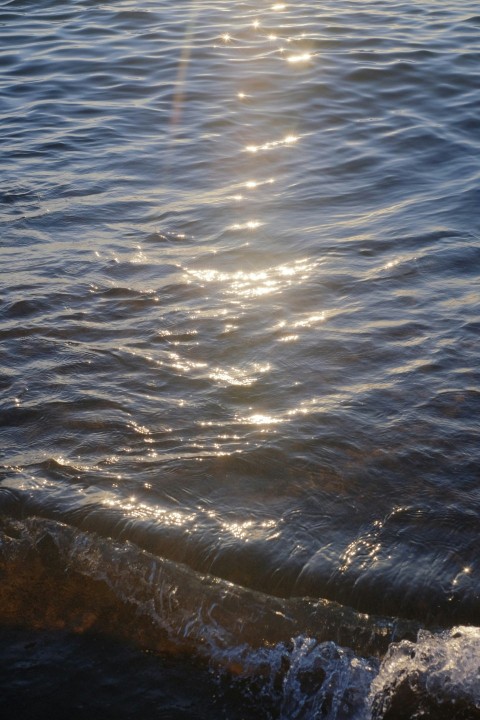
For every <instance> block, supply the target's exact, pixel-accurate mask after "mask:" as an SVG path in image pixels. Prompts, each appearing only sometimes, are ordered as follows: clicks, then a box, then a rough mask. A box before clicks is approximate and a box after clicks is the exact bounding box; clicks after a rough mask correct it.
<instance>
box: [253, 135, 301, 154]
mask: <svg viewBox="0 0 480 720" xmlns="http://www.w3.org/2000/svg"><path fill="white" fill-rule="evenodd" d="M298 140H299V138H298V136H297V135H292V134H290V135H287V136H286V137H284V138H283V139H282V140H272V141H271V142H266V143H263V145H247V147H246V148H245V150H246V151H247V152H250V153H257V152H258V151H259V150H273V148H276V147H281V146H282V145H294V144H295V143H296V142H298Z"/></svg>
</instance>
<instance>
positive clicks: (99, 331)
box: [0, 0, 480, 719]
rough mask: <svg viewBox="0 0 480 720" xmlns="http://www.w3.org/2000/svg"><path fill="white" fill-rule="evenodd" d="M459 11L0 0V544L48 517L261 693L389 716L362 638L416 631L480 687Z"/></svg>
mask: <svg viewBox="0 0 480 720" xmlns="http://www.w3.org/2000/svg"><path fill="white" fill-rule="evenodd" d="M479 38H480V14H479V8H478V4H477V3H476V2H473V1H472V0H466V2H462V3H460V2H456V1H454V2H448V3H447V2H443V1H442V0H418V1H415V2H410V3H401V2H395V1H394V0H383V1H382V0H379V1H378V2H377V1H376V0H375V1H373V0H372V1H371V2H364V1H362V2H360V0H350V1H347V0H340V1H339V2H333V1H332V0H329V1H326V2H321V3H319V2H313V0H308V1H306V2H296V3H293V2H292V3H288V2H287V3H274V2H273V1H272V0H269V1H268V2H253V0H250V1H246V2H226V0H191V1H189V0H185V2H181V3H180V2H173V1H172V0H164V1H163V2H159V1H158V0H157V1H156V2H155V1H154V0H137V2H133V1H130V0H119V1H118V2H115V3H111V4H108V3H99V2H91V1H89V0H77V1H75V2H74V1H73V0H71V1H69V2H65V1H64V2H59V1H58V0H57V1H55V2H53V1H51V2H44V3H41V4H39V3H33V2H30V1H29V0H10V1H5V0H3V1H2V2H0V40H1V42H0V65H1V67H2V70H3V73H2V76H1V79H0V92H1V105H0V113H1V115H0V118H1V119H0V126H1V138H0V147H1V154H0V173H1V178H2V182H1V186H0V198H1V203H2V214H1V218H0V221H1V234H0V243H1V261H2V270H3V273H2V279H1V305H0V312H1V318H2V319H1V325H0V340H1V365H0V387H1V405H0V424H1V457H2V460H1V462H2V474H1V478H2V483H1V486H0V498H1V503H2V508H3V513H4V518H5V522H6V523H7V524H6V526H5V528H4V532H5V534H4V541H3V545H2V547H3V551H2V552H3V555H2V558H3V560H2V562H3V563H4V566H9V567H10V568H11V567H13V566H12V565H11V563H12V562H14V558H18V557H19V556H18V553H19V552H25V553H27V555H28V552H30V551H28V552H27V550H25V548H24V545H25V547H27V546H28V547H30V548H33V547H38V548H40V550H39V551H42V552H43V550H41V547H40V546H39V545H38V543H39V542H40V540H39V538H43V537H46V536H48V537H49V538H50V542H52V543H54V545H55V548H56V550H55V552H59V553H60V556H61V558H62V560H61V561H62V562H63V563H64V564H65V567H74V568H75V572H77V571H78V572H79V574H80V576H82V577H85V578H86V577H88V578H90V579H92V581H95V582H97V581H99V582H100V581H102V582H106V583H107V585H108V586H109V588H111V589H112V590H113V592H114V593H115V594H116V597H119V598H121V599H122V602H123V601H126V602H127V603H130V604H132V607H133V606H134V607H135V608H136V613H137V616H138V613H140V615H142V616H147V615H148V616H149V617H150V618H151V621H152V622H153V623H154V625H155V627H160V626H161V627H162V628H163V631H165V628H167V630H166V632H167V634H168V636H169V643H170V645H171V644H173V645H174V646H175V645H178V647H181V648H184V647H185V642H186V643H187V645H188V649H189V652H193V654H194V655H197V654H198V655H200V656H202V657H204V658H207V661H208V662H210V663H213V664H214V666H215V667H218V666H219V665H220V666H222V667H227V668H228V671H229V672H232V667H233V668H234V674H236V675H238V674H239V675H240V677H243V676H244V675H245V676H246V677H251V676H252V674H253V676H255V677H257V678H258V677H259V676H260V677H262V676H263V675H265V672H264V671H263V670H262V671H260V670H259V669H258V668H259V667H260V666H261V667H262V668H265V667H268V668H269V671H268V672H267V675H268V677H270V675H269V673H270V674H271V677H270V681H268V682H272V683H273V684H272V685H269V684H268V682H267V680H266V679H265V682H264V683H263V685H262V683H260V681H258V682H259V687H258V688H257V689H251V688H250V690H249V692H250V694H251V695H252V697H253V702H254V703H257V702H260V701H259V697H260V696H261V697H262V698H265V697H268V698H269V700H268V703H267V706H266V707H265V711H264V713H265V717H267V716H268V717H270V716H271V717H282V718H289V719H290V718H297V717H298V718H300V717H302V718H314V717H328V718H332V719H334V718H338V719H340V718H343V717H352V718H353V717H359V718H360V717H362V718H363V717H385V718H387V717H390V715H388V713H389V712H390V713H393V715H391V717H400V716H401V714H398V712H399V711H398V708H397V709H395V704H394V703H393V704H392V707H391V708H390V705H388V703H387V701H386V700H385V697H387V698H388V697H389V694H388V692H387V690H385V689H384V690H382V691H380V690H379V688H380V687H381V686H382V687H384V688H385V687H387V685H388V686H389V683H390V685H392V684H393V685H395V683H396V684H397V685H398V684H401V682H403V679H404V678H405V677H407V676H408V673H407V671H406V670H405V668H404V665H402V663H403V662H404V660H402V658H403V655H402V653H403V652H405V657H407V656H408V657H410V655H409V653H410V654H411V651H410V649H407V650H405V651H404V650H403V649H402V648H404V645H400V646H397V645H393V646H391V647H390V649H389V650H388V653H387V656H386V657H385V660H384V664H383V665H382V666H381V669H380V672H379V669H378V664H375V663H377V661H375V662H374V663H373V665H372V664H371V663H370V661H369V660H368V659H366V658H368V657H369V656H370V654H372V653H373V654H375V655H377V656H378V657H379V659H380V660H381V659H382V657H383V655H384V653H385V652H386V651H387V648H388V643H389V642H391V641H393V640H397V641H398V640H401V639H402V637H405V638H408V639H405V640H403V642H404V643H412V642H413V640H414V638H415V634H416V632H417V630H418V629H420V630H421V633H423V635H421V636H420V637H419V640H418V647H419V648H421V647H422V643H427V645H428V644H429V643H430V644H431V647H433V650H431V653H432V656H434V657H435V658H436V661H438V662H440V660H439V657H440V656H439V652H440V651H439V650H438V647H440V646H441V648H442V652H444V653H445V656H446V657H448V658H449V661H450V660H451V658H452V657H456V658H457V659H458V656H459V655H461V654H462V647H463V651H464V652H467V649H468V648H470V650H468V653H469V654H468V653H467V655H468V657H469V658H471V662H470V664H469V663H468V662H467V663H466V665H465V669H464V673H463V675H462V673H461V672H460V673H459V675H458V676H456V678H455V679H454V680H451V682H450V681H449V682H450V685H449V688H450V689H449V692H448V693H447V696H448V701H449V702H450V701H451V700H452V698H453V699H455V698H457V696H461V697H464V695H465V693H466V695H465V696H466V697H468V698H469V702H470V701H471V703H472V707H477V706H478V707H480V678H478V657H479V655H478V650H477V648H478V642H480V640H478V639H477V640H475V642H477V644H475V642H474V640H473V639H472V638H473V637H474V635H475V633H476V632H479V633H480V631H477V630H476V626H480V609H479V578H480V564H479V560H478V538H479V530H480V515H479V509H480V492H479V482H478V481H479V477H480V472H479V460H480V453H479V447H480V442H479V441H480V426H479V421H478V417H479V410H480V382H479V380H480V370H479V367H480V356H479V343H478V336H479V329H480V300H479V297H480V296H479V288H480V283H479V279H480V223H479V215H478V208H479V207H480V190H479V187H480V183H479V179H480V161H479V157H480V154H479V151H480V133H479V129H478V109H479V103H480V45H479ZM9 518H16V519H17V520H18V519H22V518H23V523H24V524H23V525H22V526H21V527H22V528H23V529H21V530H19V529H18V526H15V527H16V528H17V529H16V530H15V532H13V531H12V530H11V525H9V523H11V520H10V519H9ZM36 518H43V520H38V519H36ZM42 522H43V523H44V524H43V525H42ZM65 526H66V527H65ZM8 528H10V530H9V529H8ZM12 532H13V535H12ZM45 533H46V535H45ZM71 533H73V536H72V535H71ZM75 533H76V534H75ZM20 536H21V538H23V539H22V540H21V541H20V540H18V538H19V537H20ZM12 537H15V538H17V540H16V541H15V542H16V543H17V544H18V543H20V545H21V547H22V548H24V549H23V550H22V551H20V549H18V547H17V545H15V542H14V540H12ZM5 538H7V540H6V539H5ZM8 538H10V540H8ZM52 538H53V539H52ZM12 543H13V544H12ZM22 543H23V544H22ZM102 543H103V544H102ZM105 543H106V545H105ZM14 546H15V547H16V548H17V549H16V550H14V549H12V548H13V547H14ZM79 548H80V549H79ZM86 548H87V549H88V552H87V549H86ZM79 553H80V554H79ZM82 553H83V554H82ZM125 553H127V555H125ZM129 553H134V556H132V557H130V555H129ZM27 555H25V558H26V557H27ZM22 557H23V556H22ZM126 557H128V558H130V559H129V560H128V562H127V560H125V558H126ZM122 558H123V560H122ZM133 558H135V559H133ZM122 562H123V565H122ZM143 563H147V564H148V563H150V564H151V567H152V568H154V569H153V570H151V571H148V572H147V571H146V570H145V573H146V574H144V575H141V578H142V579H139V578H140V576H137V575H136V574H135V573H136V572H140V571H139V570H138V568H139V567H144V565H143ZM47 566H48V563H47ZM48 567H49V566H48ZM149 567H150V565H149ZM112 568H114V569H116V570H115V572H114V571H113V570H112ZM142 572H143V571H142ZM112 573H113V575H112ZM149 573H150V574H149ZM10 574H12V573H10ZM147 576H148V577H147ZM42 577H43V576H42ZM145 578H147V580H148V581H147V580H145ZM144 580H145V582H146V585H145V587H143V585H142V583H143V582H144ZM12 582H13V583H14V581H13V580H12ZM42 582H43V580H42ZM140 585H142V587H143V590H142V593H144V594H143V595H142V596H141V599H139V598H137V596H136V594H135V593H136V590H135V588H138V587H140ZM12 587H13V585H12ZM159 593H160V595H159ZM162 593H163V595H162ZM172 594H173V596H175V597H176V598H177V599H178V598H180V599H179V600H178V606H176V607H175V608H174V611H172V608H170V611H171V612H170V611H168V612H167V611H166V610H165V608H164V606H163V600H162V599H161V598H163V599H165V597H167V596H169V597H170V596H171V595H172ZM54 595H55V592H53V594H52V602H53V598H54ZM155 598H156V600H155ZM159 598H160V599H159ZM152 603H153V604H154V605H155V603H157V605H155V612H154V613H153V615H152ZM158 603H160V606H161V608H162V609H159V606H158ZM229 603H230V604H231V607H230V605H229ZM335 603H339V604H340V605H337V604H335ZM216 607H217V608H218V607H220V608H222V610H221V612H222V613H223V614H222V617H221V620H220V619H218V618H216V616H215V614H214V613H213V609H214V608H216ZM229 608H230V609H229ZM232 608H234V609H232ZM93 612H95V609H93ZM132 612H133V611H132ZM219 612H220V611H219ZM212 613H213V615H212ZM60 614H61V612H60ZM374 616H375V617H374ZM280 617H283V618H284V621H282V622H280V621H279V625H278V627H277V625H276V624H275V623H276V621H275V622H274V621H273V619H274V618H280ZM152 618H153V619H152ZM272 618H273V619H272ZM325 618H327V619H325ZM32 622H33V621H32ZM92 622H93V621H92ZM272 623H273V625H272ZM402 623H405V626H404V627H405V628H407V627H408V628H409V629H408V631H407V630H405V632H404V633H402V632H397V630H396V629H395V628H398V627H400V626H401V625H402ZM33 624H35V622H33ZM87 624H88V623H87ZM98 624H99V626H100V625H101V622H100V620H99V621H98ZM399 624H400V625H399ZM456 624H463V625H467V626H470V628H467V630H465V629H463V630H460V631H459V632H460V636H459V637H461V638H462V640H460V641H458V640H455V637H456V636H455V632H454V631H453V630H451V628H452V626H454V625H456ZM47 625H48V622H47ZM273 626H274V630H272V627H273ZM82 627H83V626H82ZM95 627H96V625H95ZM402 627H403V626H402ZM355 628H356V629H355ZM421 628H426V629H423V630H422V629H421ZM163 631H162V632H163ZM467 631H468V632H467ZM428 632H434V633H441V632H443V635H442V634H440V635H435V634H434V635H428ZM449 633H450V634H449ZM462 633H463V634H462ZM465 633H467V634H465ZM468 633H470V634H468ZM472 633H473V635H472ZM132 634H134V631H133V630H132ZM357 635H358V637H357ZM367 636H370V637H371V638H373V640H371V641H370V640H368V641H367V639H366V638H367ZM206 637H207V638H209V640H208V642H207V643H206V645H205V638H206ZM475 637H476V636H475ZM379 638H382V639H381V640H379ZM452 638H453V640H452ZM377 640H378V642H377ZM462 643H463V644H462ZM469 643H470V644H469ZM140 645H142V643H140ZM143 645H144V643H143ZM170 645H169V647H170ZM428 646H429V648H430V645H428ZM206 647H207V648H208V649H207V650H206V649H205V648H206ZM405 647H406V646H405ZM408 647H410V646H408ZM472 647H473V648H474V649H473V650H472V649H471V648H472ZM419 652H420V650H419ZM342 653H343V655H342ZM450 653H452V655H451V654H450ZM440 654H441V653H440ZM227 656H228V660H226V658H227ZM286 656H288V658H289V660H288V663H287V665H288V670H286V669H285V668H286V665H285V662H286V661H285V657H286ZM279 658H280V659H279ZM281 658H283V660H282V659H281ZM392 658H393V659H392ZM405 662H406V661H405ZM411 662H412V668H413V669H412V668H411V671H412V672H414V671H415V670H418V668H417V666H415V667H413V664H414V663H415V662H417V661H414V660H412V661H411ZM419 662H420V661H419ZM455 662H457V661H455ZM279 663H280V664H279ZM282 663H283V664H282ZM302 663H303V665H302ZM309 663H310V664H309ZM342 663H343V665H342ZM369 663H370V664H369ZM307 665H308V667H309V670H308V672H309V673H310V674H311V673H312V672H313V670H312V668H313V669H314V671H315V672H314V675H315V673H316V678H317V681H316V682H312V681H309V683H306V684H305V683H303V685H302V682H303V681H302V680H301V678H302V677H303V675H302V673H304V674H305V672H307V671H306V670H305V668H306V666H307ZM447 665H448V663H447ZM442 667H443V666H442ZM462 667H463V666H462ZM475 667H476V668H477V670H474V668H475ZM239 668H241V670H239ZM275 668H276V669H275ZM279 668H281V672H280V670H279ZM294 668H295V671H294ZM302 668H303V669H302ZM319 668H320V669H321V671H322V672H320V670H319ZM329 668H330V669H329ZM342 668H343V670H342ZM392 668H393V669H392ZM472 668H473V669H472ZM189 672H190V671H188V670H187V669H185V674H186V675H188V674H189ZM222 672H223V671H222ZM342 672H343V675H342ZM422 672H423V670H422ZM279 673H280V675H281V678H282V680H281V683H280V681H279V680H278V677H279ZM322 673H323V675H322ZM378 673H379V674H378ZM389 673H390V674H389ZM472 673H473V676H474V677H475V678H476V681H475V683H473V685H472V684H471V683H470V685H468V683H466V684H465V682H464V681H465V678H466V677H467V676H472ZM475 673H477V674H476V675H475ZM334 676H335V678H336V680H335V682H334V681H333V680H332V678H333V677H334ZM272 677H275V678H276V680H275V681H273V680H272V679H271V678H272ZM339 677H341V678H343V680H342V679H340V680H339V679H338V678H339ZM374 677H375V680H374V684H373V685H372V690H371V692H370V695H368V693H369V688H370V685H371V683H372V678H374ZM392 677H393V678H394V680H392ZM442 677H443V676H442ZM329 678H330V679H329ZM386 678H387V679H386ZM225 682H227V681H225ZM231 682H234V681H233V680H231ZM235 682H237V681H235ZM442 682H443V681H442ZM275 683H276V684H275ZM279 683H280V685H279ZM332 683H333V685H335V683H337V685H335V687H336V688H337V689H336V690H335V693H336V695H335V697H334V698H333V699H332V696H328V697H327V695H328V693H327V691H326V690H325V688H326V687H327V686H328V687H330V688H331V687H332V686H333V685H332ZM382 683H383V685H382ZM227 684H228V683H227ZM260 685H261V687H260ZM389 687H390V686H389ZM429 687H430V685H429ZM279 688H280V689H279ZM319 688H323V690H321V689H320V690H319ZM352 688H354V690H352ZM417 689H418V688H417ZM381 692H383V695H382V697H383V698H384V699H383V700H379V699H378V698H379V695H378V693H380V694H381ZM322 693H323V694H322ZM326 693H327V694H326ZM375 693H377V695H376V696H375ZM462 693H463V695H462ZM247 694H248V693H247ZM374 696H375V697H376V699H373V700H372V698H374ZM241 697H242V698H244V700H245V703H246V705H245V707H247V706H248V702H249V701H248V698H247V697H246V694H245V692H244V691H243V690H242V692H241ZM335 698H336V699H335ZM345 698H347V699H345ZM437 700H438V698H437ZM389 702H390V701H389ZM392 702H393V701H392ZM443 702H444V700H441V703H443ZM445 702H447V701H446V700H445ZM342 703H343V704H342ZM387 705H388V707H387ZM235 706H236V707H237V701H235ZM262 707H263V706H262ZM442 707H443V705H442ZM389 708H390V710H389ZM392 708H393V709H392ZM424 711H425V712H427V710H426V709H425V708H424ZM225 712H226V715H225V717H233V711H231V710H230V711H228V710H226V711H225ZM245 712H247V711H245ZM257 712H259V713H260V710H258V708H257ZM395 712H397V714H396V715H395ZM432 712H438V708H437V710H435V711H432ZM448 712H450V713H451V711H448V710H447V716H448V717H451V714H450V715H448ZM471 712H473V710H472V711H471ZM318 713H323V714H321V715H319V714H318ZM342 713H343V714H342ZM372 713H373V714H372ZM375 713H376V714H375ZM470 716H471V717H473V715H467V716H466V717H470ZM182 717H183V716H182ZM192 717H193V715H192ZM222 717H223V715H222ZM262 717H263V716H262ZM402 717H403V715H402ZM408 717H410V715H408ZM432 717H439V715H432ZM462 717H463V716H462Z"/></svg>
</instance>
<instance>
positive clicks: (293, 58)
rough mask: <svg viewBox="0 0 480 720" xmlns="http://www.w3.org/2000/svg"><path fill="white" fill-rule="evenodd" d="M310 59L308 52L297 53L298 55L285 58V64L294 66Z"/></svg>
mask: <svg viewBox="0 0 480 720" xmlns="http://www.w3.org/2000/svg"><path fill="white" fill-rule="evenodd" d="M311 59H312V56H311V54H310V53H309V52H304V53H299V54H298V55H290V56H289V57H288V58H287V62H289V63H290V64H291V65H295V64H297V63H302V62H308V61H309V60H311Z"/></svg>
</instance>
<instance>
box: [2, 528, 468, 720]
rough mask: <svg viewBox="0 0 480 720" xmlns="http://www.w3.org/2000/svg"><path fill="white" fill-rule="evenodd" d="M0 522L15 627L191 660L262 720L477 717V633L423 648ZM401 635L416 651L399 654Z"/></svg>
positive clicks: (337, 617) (325, 606)
mask: <svg viewBox="0 0 480 720" xmlns="http://www.w3.org/2000/svg"><path fill="white" fill-rule="evenodd" d="M0 523H1V524H0V567H1V570H2V576H3V578H2V580H3V581H2V585H1V587H0V600H1V602H0V608H1V610H0V621H1V622H2V623H3V624H4V625H5V624H9V625H16V624H18V623H19V622H20V623H21V624H22V625H23V626H28V627H33V628H37V629H38V628H47V629H51V630H52V629H55V630H59V629H61V630H69V631H73V632H74V633H77V634H83V633H86V632H87V633H88V632H94V633H96V634H98V633H101V634H105V635H109V636H111V637H113V638H115V639H117V640H122V641H125V642H128V643H129V644H132V643H133V644H134V645H136V646H137V647H139V648H141V649H148V650H153V651H154V652H157V653H165V652H169V653H174V654H175V655H177V654H178V653H187V654H190V655H192V656H195V657H197V658H199V660H202V661H203V662H206V663H207V665H208V666H210V668H211V671H212V672H213V673H214V675H215V677H216V678H217V683H218V685H219V687H220V688H222V687H223V688H224V689H225V688H228V690H229V691H230V692H231V690H232V688H233V689H234V690H235V692H236V693H237V694H238V693H240V696H241V698H242V702H244V703H245V706H246V707H248V706H249V705H251V706H252V711H253V708H255V713H256V716H257V717H265V718H267V717H268V718H280V719H282V718H283V719H285V720H287V719H288V720H292V719H294V718H295V719H298V720H300V719H301V718H304V719H305V720H307V719H308V718H314V717H322V718H327V719H328V720H340V719H341V718H344V719H347V718H351V719H353V718H356V719H357V720H368V719H369V718H375V720H381V719H383V720H387V718H400V717H402V718H404V717H414V716H415V712H414V708H420V709H424V710H425V716H427V717H436V718H437V717H438V718H440V717H442V718H443V717H452V715H450V716H449V715H448V714H446V713H447V710H450V711H452V710H453V709H454V708H457V707H462V708H463V709H464V710H465V712H464V714H463V715H461V716H458V717H465V718H466V717H468V718H470V717H472V718H473V717H479V716H480V715H479V714H478V713H479V712H480V695H479V690H478V688H479V685H478V656H479V651H480V630H479V629H478V628H454V629H452V630H449V631H446V632H443V633H440V634H433V633H430V632H427V631H425V630H421V629H420V631H419V633H418V639H417V641H416V642H415V634H416V631H415V628H414V626H413V624H412V623H410V624H409V623H404V622H402V621H401V620H399V619H393V618H390V619H388V618H379V617H374V616H368V615H365V614H360V613H357V612H355V611H353V610H351V609H349V608H347V607H343V606H340V605H337V604H336V603H331V602H328V601H326V600H320V601H312V600H309V599H307V598H304V599H301V598H298V599H291V600H281V599H279V598H273V597H271V596H268V595H265V594H262V593H256V592H252V591H249V590H246V589H245V588H242V587H240V586H236V585H234V584H232V583H228V582H225V581H222V580H219V579H216V578H213V577H211V576H206V575H200V574H198V573H194V572H193V571H191V570H189V569H188V568H187V567H186V566H184V565H181V564H176V563H172V562H170V561H166V560H164V559H162V558H159V557H156V556H153V555H151V554H150V553H146V552H144V551H141V550H139V549H138V548H136V547H135V546H134V545H132V544H131V543H123V544H122V543H116V542H113V541H112V540H109V539H106V538H100V537H98V536H96V535H93V534H87V533H82V532H78V531H76V530H74V529H72V528H70V527H68V526H66V525H63V524H61V523H57V522H52V521H47V520H42V519H39V518H34V517H32V518H28V519H26V520H23V521H15V520H11V519H7V518H5V517H3V518H2V519H1V521H0ZM395 633H397V638H398V639H400V638H401V637H402V636H403V637H404V638H406V639H403V640H401V641H400V642H398V643H392V642H391V641H392V639H394V635H395ZM384 653H386V654H385V657H384V659H383V661H382V662H381V663H380V659H381V658H382V656H383V655H384ZM372 654H373V655H375V656H376V658H375V657H371V656H372ZM405 698H406V700H405ZM405 702H407V704H408V703H410V705H409V707H410V708H411V714H408V715H406V714H405V713H403V714H402V711H401V707H402V703H405ZM414 703H415V705H414ZM437 710H438V711H439V713H440V714H438V715H436V714H432V713H434V712H436V711H437ZM422 711H423V710H422ZM409 712H410V711H409ZM428 713H430V715H428ZM442 713H443V714H442ZM455 717H457V715H455Z"/></svg>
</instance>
